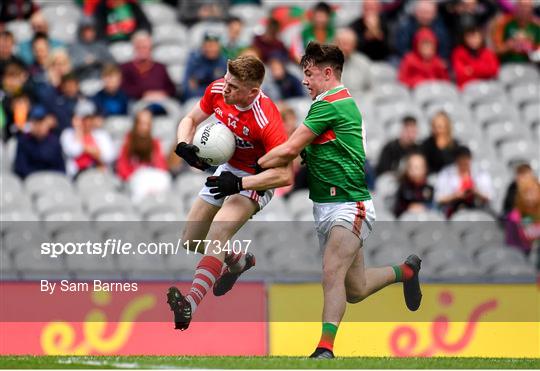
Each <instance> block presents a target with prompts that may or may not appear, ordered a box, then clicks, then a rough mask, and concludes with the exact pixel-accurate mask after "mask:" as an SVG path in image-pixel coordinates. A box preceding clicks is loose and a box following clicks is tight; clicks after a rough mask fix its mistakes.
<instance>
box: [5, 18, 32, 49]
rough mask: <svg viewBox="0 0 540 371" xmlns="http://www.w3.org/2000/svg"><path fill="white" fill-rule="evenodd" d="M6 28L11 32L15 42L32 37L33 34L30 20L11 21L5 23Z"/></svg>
mask: <svg viewBox="0 0 540 371" xmlns="http://www.w3.org/2000/svg"><path fill="white" fill-rule="evenodd" d="M6 29H7V30H8V31H10V32H11V33H12V34H13V38H14V39H15V44H19V43H21V42H23V41H28V40H30V39H32V36H33V35H34V33H33V31H32V27H31V26H30V22H28V21H11V22H8V23H6Z"/></svg>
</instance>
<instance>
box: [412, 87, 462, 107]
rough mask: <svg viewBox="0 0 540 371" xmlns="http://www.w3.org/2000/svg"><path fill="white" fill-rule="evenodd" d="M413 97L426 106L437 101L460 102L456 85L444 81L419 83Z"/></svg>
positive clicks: (422, 105)
mask: <svg viewBox="0 0 540 371" xmlns="http://www.w3.org/2000/svg"><path fill="white" fill-rule="evenodd" d="M413 98H414V100H415V101H416V102H417V103H418V104H419V105H420V106H421V107H424V108H426V107H427V106H428V105H430V104H432V103H435V102H459V96H458V92H457V89H456V86H455V85H454V84H452V83H450V82H443V81H436V82H435V81H429V82H424V83H422V84H419V85H417V86H416V87H415V89H414V91H413Z"/></svg>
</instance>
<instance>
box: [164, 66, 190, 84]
mask: <svg viewBox="0 0 540 371" xmlns="http://www.w3.org/2000/svg"><path fill="white" fill-rule="evenodd" d="M167 72H168V73H169V76H170V78H171V80H172V81H173V82H174V83H175V85H176V86H177V87H178V86H180V85H181V84H182V82H183V81H184V75H185V72H186V64H185V63H180V64H177V63H172V64H168V65H167Z"/></svg>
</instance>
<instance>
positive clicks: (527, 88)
mask: <svg viewBox="0 0 540 371" xmlns="http://www.w3.org/2000/svg"><path fill="white" fill-rule="evenodd" d="M539 83H540V82H539V81H535V82H527V83H523V84H519V85H514V86H512V87H511V88H510V97H511V98H512V100H513V101H514V103H515V104H516V106H517V107H520V108H521V107H523V106H524V105H526V104H529V103H533V104H534V103H538V102H540V86H539ZM537 115H540V112H537Z"/></svg>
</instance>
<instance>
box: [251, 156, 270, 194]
mask: <svg viewBox="0 0 540 371" xmlns="http://www.w3.org/2000/svg"><path fill="white" fill-rule="evenodd" d="M251 167H252V168H253V169H255V174H259V173H262V172H263V171H265V170H266V169H263V168H262V167H261V165H259V163H258V162H256V163H255V165H253V166H251ZM265 193H266V191H257V194H258V195H259V196H261V197H264V194H265Z"/></svg>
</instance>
